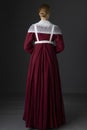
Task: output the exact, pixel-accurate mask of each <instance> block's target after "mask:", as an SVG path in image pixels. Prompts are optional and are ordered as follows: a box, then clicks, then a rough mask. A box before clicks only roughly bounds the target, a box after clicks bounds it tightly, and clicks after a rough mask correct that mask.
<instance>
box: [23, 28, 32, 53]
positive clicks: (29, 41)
mask: <svg viewBox="0 0 87 130" xmlns="http://www.w3.org/2000/svg"><path fill="white" fill-rule="evenodd" d="M31 27H32V26H30V28H29V29H28V32H27V34H26V38H25V41H24V50H25V51H26V52H27V53H30V54H32V52H33V49H34V44H33V41H34V33H33V32H29V30H30V29H31Z"/></svg>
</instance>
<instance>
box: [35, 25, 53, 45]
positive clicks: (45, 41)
mask: <svg viewBox="0 0 87 130" xmlns="http://www.w3.org/2000/svg"><path fill="white" fill-rule="evenodd" d="M34 28H35V35H36V39H37V41H35V42H34V43H35V44H38V43H50V44H53V45H54V46H55V43H54V42H53V41H52V36H53V31H54V25H52V29H51V34H50V38H49V40H40V41H39V37H38V32H37V25H36V24H34Z"/></svg>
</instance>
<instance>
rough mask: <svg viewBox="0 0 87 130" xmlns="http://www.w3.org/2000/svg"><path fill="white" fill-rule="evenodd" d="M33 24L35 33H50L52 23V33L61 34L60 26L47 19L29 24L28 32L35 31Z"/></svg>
mask: <svg viewBox="0 0 87 130" xmlns="http://www.w3.org/2000/svg"><path fill="white" fill-rule="evenodd" d="M35 24H36V26H37V33H45V34H50V33H51V30H52V25H54V31H53V34H62V31H61V29H60V27H59V26H58V25H55V24H53V23H51V22H50V21H49V20H40V21H39V22H37V23H34V24H31V26H30V27H29V29H28V32H35V27H34V25H35Z"/></svg>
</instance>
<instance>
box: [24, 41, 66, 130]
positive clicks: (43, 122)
mask: <svg viewBox="0 0 87 130" xmlns="http://www.w3.org/2000/svg"><path fill="white" fill-rule="evenodd" d="M23 120H25V123H26V127H27V128H33V129H41V130H46V129H49V128H59V127H60V126H62V125H64V124H66V119H65V111H64V101H63V95H62V88H61V80H60V72H59V64H58V59H57V56H56V51H55V47H54V45H52V44H49V43H47V44H46V43H42V44H35V46H34V50H33V52H32V54H31V56H30V59H29V65H28V73H27V78H26V92H25V103H24V113H23Z"/></svg>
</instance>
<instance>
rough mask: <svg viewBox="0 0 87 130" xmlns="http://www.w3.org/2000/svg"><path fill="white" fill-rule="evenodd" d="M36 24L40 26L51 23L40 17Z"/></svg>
mask: <svg viewBox="0 0 87 130" xmlns="http://www.w3.org/2000/svg"><path fill="white" fill-rule="evenodd" d="M36 24H38V25H42V26H50V25H52V23H51V22H50V21H49V20H43V19H41V20H40V21H39V22H37V23H36Z"/></svg>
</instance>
